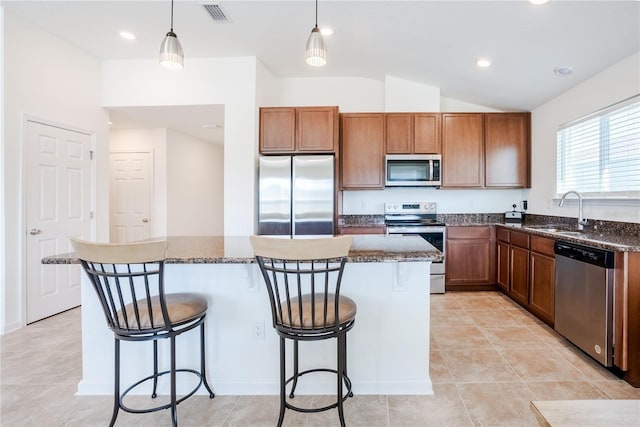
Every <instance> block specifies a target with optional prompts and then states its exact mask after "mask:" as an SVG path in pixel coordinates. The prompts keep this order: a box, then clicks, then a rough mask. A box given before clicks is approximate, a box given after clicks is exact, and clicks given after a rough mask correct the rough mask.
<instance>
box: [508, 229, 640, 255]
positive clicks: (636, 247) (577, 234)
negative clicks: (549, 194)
mask: <svg viewBox="0 0 640 427" xmlns="http://www.w3.org/2000/svg"><path fill="white" fill-rule="evenodd" d="M496 226H498V227H503V228H506V229H510V230H514V229H515V230H518V231H524V232H526V233H529V234H535V235H538V236H542V237H546V238H549V239H554V240H562V241H565V242H571V243H577V244H583V245H586V246H591V247H596V248H600V249H607V250H611V251H618V252H640V239H639V238H638V237H637V236H632V235H623V234H607V233H600V232H598V231H595V230H582V231H578V230H567V229H566V228H559V229H557V231H551V230H552V229H553V227H547V226H538V225H527V224H524V225H523V224H496ZM565 230H566V231H568V232H569V233H572V234H569V235H568V234H564V233H565Z"/></svg>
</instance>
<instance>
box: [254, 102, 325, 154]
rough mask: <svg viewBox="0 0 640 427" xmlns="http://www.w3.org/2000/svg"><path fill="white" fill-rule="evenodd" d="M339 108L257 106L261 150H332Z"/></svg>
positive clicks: (276, 151) (271, 151)
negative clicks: (258, 108) (258, 107)
mask: <svg viewBox="0 0 640 427" xmlns="http://www.w3.org/2000/svg"><path fill="white" fill-rule="evenodd" d="M337 142H338V107H262V108H260V153H264V154H271V153H295V152H305V153H314V152H319V153H323V152H331V153H333V152H335V151H336V149H337V146H338V145H337Z"/></svg>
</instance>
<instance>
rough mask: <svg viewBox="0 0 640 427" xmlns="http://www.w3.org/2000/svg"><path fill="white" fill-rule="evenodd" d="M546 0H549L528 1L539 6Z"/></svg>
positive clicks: (546, 0)
mask: <svg viewBox="0 0 640 427" xmlns="http://www.w3.org/2000/svg"><path fill="white" fill-rule="evenodd" d="M548 1H549V0H529V3H531V4H534V5H536V6H540V5H542V4H545V3H546V2H548Z"/></svg>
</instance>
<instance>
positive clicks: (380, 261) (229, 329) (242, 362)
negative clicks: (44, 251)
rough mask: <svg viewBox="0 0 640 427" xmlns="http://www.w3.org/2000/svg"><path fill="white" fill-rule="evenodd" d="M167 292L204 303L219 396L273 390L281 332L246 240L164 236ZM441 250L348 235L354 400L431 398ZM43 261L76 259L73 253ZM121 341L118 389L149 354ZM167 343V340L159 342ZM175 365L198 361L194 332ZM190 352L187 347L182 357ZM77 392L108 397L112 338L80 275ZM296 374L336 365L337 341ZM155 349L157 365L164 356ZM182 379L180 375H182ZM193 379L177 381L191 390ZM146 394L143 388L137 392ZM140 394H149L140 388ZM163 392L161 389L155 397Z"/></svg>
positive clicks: (317, 345) (312, 350) (307, 353)
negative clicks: (436, 266)
mask: <svg viewBox="0 0 640 427" xmlns="http://www.w3.org/2000/svg"><path fill="white" fill-rule="evenodd" d="M167 241H168V252H167V264H166V267H165V284H166V289H167V292H184V291H186V292H198V293H201V294H203V295H205V296H206V297H207V300H208V304H209V310H208V313H207V320H206V333H207V341H206V342H207V348H206V355H207V373H208V378H209V382H210V384H212V386H213V388H214V391H215V392H216V393H217V394H220V395H260V394H268V395H276V394H278V366H279V365H278V363H279V362H278V354H279V353H278V336H277V334H276V333H275V331H274V330H273V328H272V325H271V313H270V308H269V303H268V296H267V293H266V289H265V286H264V283H263V282H262V280H263V279H262V276H261V274H260V272H259V269H258V266H257V264H256V263H255V260H254V258H253V251H252V248H251V245H250V242H249V238H248V237H168V238H167ZM441 257H442V254H441V253H440V252H439V251H438V250H437V249H435V248H434V247H433V246H431V245H429V244H428V243H427V242H426V241H424V240H423V239H422V238H421V237H418V236H415V237H414V236H386V235H378V236H373V235H372V236H353V245H352V248H351V251H350V252H349V257H348V263H347V265H346V267H345V272H344V276H343V284H342V294H344V295H347V296H349V297H351V298H352V299H354V300H355V301H356V303H357V305H358V313H357V316H356V323H355V326H354V328H353V330H352V331H350V332H349V336H348V346H349V347H348V348H349V351H348V358H349V362H348V366H349V376H350V377H351V379H352V381H353V391H354V393H356V394H412V395H413V394H431V393H432V386H431V380H430V378H429V285H430V284H429V272H430V264H431V262H432V261H436V260H439V259H441ZM42 262H43V263H45V264H70V263H76V262H77V259H75V256H74V254H66V255H59V256H53V257H48V258H44V259H43V260H42ZM128 344H129V343H123V345H122V360H123V361H125V363H123V369H122V378H123V383H124V384H127V383H132V382H134V381H135V380H137V379H140V378H141V377H143V376H146V375H148V374H149V372H150V368H151V360H152V358H151V349H152V346H151V344H149V346H148V349H144V350H140V347H144V346H140V345H139V344H138V345H136V344H134V345H128ZM163 344H164V343H163ZM178 346H179V349H178V361H179V364H180V365H182V366H189V367H196V366H197V365H198V354H197V353H198V352H197V351H196V350H195V349H197V348H198V334H196V333H192V334H185V335H184V336H181V337H180V338H179V339H178ZM189 349H194V350H193V351H189ZM82 351H83V355H82V361H83V367H82V380H81V381H80V383H79V384H78V394H80V395H96V394H97V395H102V394H104V395H109V394H111V393H112V392H113V335H112V333H111V331H109V329H108V328H107V326H106V323H105V320H104V316H103V313H102V309H101V308H100V306H99V304H98V301H97V298H96V296H95V294H94V291H93V289H92V288H91V285H90V283H89V281H88V279H87V278H86V277H85V275H84V274H83V277H82ZM300 351H301V353H304V357H302V358H301V364H302V362H303V361H304V365H303V366H301V369H306V367H307V366H317V365H322V364H325V365H326V364H327V363H335V351H336V350H335V342H333V340H330V341H327V342H310V343H304V345H301V347H300ZM167 352H168V343H167V345H166V346H165V345H161V355H160V364H161V365H162V364H163V363H166V361H167V360H168V353H167ZM178 379H179V381H181V380H182V379H181V378H180V377H179V378H178ZM190 380H191V379H190V378H185V379H184V381H185V382H184V383H183V382H181V383H180V384H179V385H178V387H179V388H178V390H179V391H180V390H181V389H182V390H187V389H189V387H190V385H191V383H190V382H189V381H190ZM334 389H335V378H334V377H332V376H329V375H327V376H323V375H317V376H310V377H309V379H308V380H307V379H306V378H305V381H304V382H301V383H300V385H299V386H298V390H299V394H332V393H334ZM142 390H144V389H143V388H142V389H141V391H142ZM144 391H146V390H144ZM160 392H161V393H166V392H167V390H166V389H164V390H162V389H161V391H160Z"/></svg>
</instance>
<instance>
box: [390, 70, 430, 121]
mask: <svg viewBox="0 0 640 427" xmlns="http://www.w3.org/2000/svg"><path fill="white" fill-rule="evenodd" d="M384 107H385V109H384V111H385V112H388V113H392V112H397V113H402V112H423V111H440V88H438V87H434V86H428V85H424V84H420V83H416V82H412V81H410V80H405V79H400V78H398V77H393V76H385V78H384Z"/></svg>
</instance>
